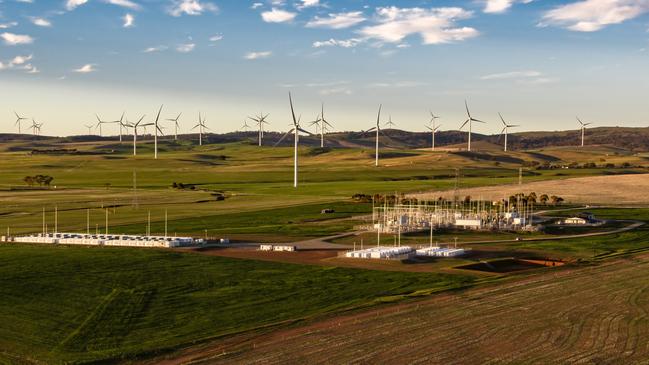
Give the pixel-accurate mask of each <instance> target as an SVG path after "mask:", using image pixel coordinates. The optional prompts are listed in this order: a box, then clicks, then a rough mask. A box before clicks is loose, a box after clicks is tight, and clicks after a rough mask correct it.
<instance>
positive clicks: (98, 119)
mask: <svg viewBox="0 0 649 365" xmlns="http://www.w3.org/2000/svg"><path fill="white" fill-rule="evenodd" d="M95 117H97V125H96V126H95V127H96V128H99V137H103V133H102V130H101V125H102V124H107V123H108V122H104V121H103V120H101V118H99V115H97V114H95Z"/></svg>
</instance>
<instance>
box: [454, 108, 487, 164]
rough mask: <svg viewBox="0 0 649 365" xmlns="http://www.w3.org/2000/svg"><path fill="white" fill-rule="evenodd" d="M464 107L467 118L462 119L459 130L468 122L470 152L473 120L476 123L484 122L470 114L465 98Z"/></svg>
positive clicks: (469, 148) (469, 149)
mask: <svg viewBox="0 0 649 365" xmlns="http://www.w3.org/2000/svg"><path fill="white" fill-rule="evenodd" d="M464 107H465V108H466V115H467V116H468V119H467V120H465V121H464V123H463V124H462V125H461V126H460V130H461V129H462V128H464V126H465V125H466V124H467V123H468V124H469V143H468V151H469V152H471V132H472V129H473V122H478V123H485V122H483V121H481V120H479V119H475V118H473V117H472V116H471V112H470V111H469V105H468V104H467V102H466V100H465V101H464Z"/></svg>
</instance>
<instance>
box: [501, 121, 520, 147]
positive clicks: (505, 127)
mask: <svg viewBox="0 0 649 365" xmlns="http://www.w3.org/2000/svg"><path fill="white" fill-rule="evenodd" d="M498 116H499V117H500V120H501V121H502V122H503V126H504V128H503V130H502V131H500V135H501V136H502V135H503V133H504V134H505V152H507V134H508V133H507V132H509V128H515V127H520V125H516V124H507V123H505V119H504V118H503V116H502V115H501V114H500V113H498Z"/></svg>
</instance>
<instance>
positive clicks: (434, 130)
mask: <svg viewBox="0 0 649 365" xmlns="http://www.w3.org/2000/svg"><path fill="white" fill-rule="evenodd" d="M435 119H439V117H438V116H436V115H435V114H433V112H430V126H426V128H428V130H429V131H430V134H431V136H430V138H431V146H432V147H431V151H435V134H436V133H437V130H438V129H439V127H441V125H438V126H435Z"/></svg>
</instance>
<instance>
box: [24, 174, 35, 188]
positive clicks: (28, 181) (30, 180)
mask: <svg viewBox="0 0 649 365" xmlns="http://www.w3.org/2000/svg"><path fill="white" fill-rule="evenodd" d="M23 181H24V182H25V184H27V185H29V186H34V177H33V176H25V178H23Z"/></svg>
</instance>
